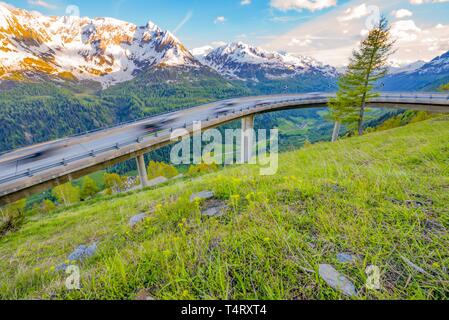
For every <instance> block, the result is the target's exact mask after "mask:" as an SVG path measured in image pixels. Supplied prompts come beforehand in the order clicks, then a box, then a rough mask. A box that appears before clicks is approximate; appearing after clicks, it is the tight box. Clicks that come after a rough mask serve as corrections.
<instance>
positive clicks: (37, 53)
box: [0, 3, 201, 86]
mask: <svg viewBox="0 0 449 320" xmlns="http://www.w3.org/2000/svg"><path fill="white" fill-rule="evenodd" d="M0 44H1V47H0V79H14V80H20V79H23V78H30V77H32V78H36V77H54V78H57V79H61V80H62V79H70V80H94V81H98V82H101V83H102V84H103V86H109V85H112V84H116V83H120V82H124V81H128V80H131V79H132V78H134V77H135V76H136V75H137V74H138V73H139V72H140V71H144V70H147V69H148V68H150V67H167V68H169V67H179V66H183V67H189V68H198V67H200V66H201V65H200V63H199V62H198V61H197V60H196V59H195V58H194V57H193V56H192V54H191V53H190V52H189V51H188V50H187V49H186V48H185V47H184V45H183V44H182V43H181V42H180V41H179V40H178V39H177V38H176V37H175V36H173V35H172V34H171V33H170V32H168V31H164V30H161V29H160V28H159V27H158V26H156V25H155V24H154V23H152V22H148V23H147V25H146V26H136V25H134V24H132V23H128V22H124V21H120V20H116V19H111V18H95V19H90V18H79V17H47V16H43V15H40V14H38V13H34V12H33V13H32V12H28V11H26V10H22V9H16V8H12V7H8V6H7V5H5V4H1V3H0Z"/></svg>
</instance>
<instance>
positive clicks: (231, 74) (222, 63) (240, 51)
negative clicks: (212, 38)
mask: <svg viewBox="0 0 449 320" xmlns="http://www.w3.org/2000/svg"><path fill="white" fill-rule="evenodd" d="M192 52H193V53H194V54H195V57H196V58H197V59H198V60H200V61H201V63H203V64H205V65H207V66H209V67H211V68H212V69H214V70H216V71H217V72H218V73H220V74H221V75H223V76H225V77H227V78H229V79H235V80H243V81H256V82H257V81H263V80H284V79H288V78H293V77H296V76H301V75H311V74H315V75H320V76H323V77H330V78H335V77H337V76H338V72H337V70H336V69H335V68H334V67H331V66H328V65H324V64H322V63H320V62H318V61H316V60H315V59H313V58H311V57H304V56H294V55H291V54H288V53H285V52H270V51H266V50H263V49H261V48H258V47H254V46H251V45H248V44H246V43H243V42H236V43H230V44H226V45H223V46H220V47H218V48H216V49H212V48H211V47H208V46H206V47H202V48H197V49H194V50H193V51H192Z"/></svg>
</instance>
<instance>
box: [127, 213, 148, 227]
mask: <svg viewBox="0 0 449 320" xmlns="http://www.w3.org/2000/svg"><path fill="white" fill-rule="evenodd" d="M146 217H147V214H146V213H141V214H138V215H136V216H134V217H132V218H131V219H129V223H128V225H129V226H130V227H131V228H133V227H135V226H136V225H137V224H139V223H140V222H142V221H143V220H145V218H146Z"/></svg>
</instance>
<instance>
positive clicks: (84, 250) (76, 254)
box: [55, 242, 97, 272]
mask: <svg viewBox="0 0 449 320" xmlns="http://www.w3.org/2000/svg"><path fill="white" fill-rule="evenodd" d="M96 251H97V243H96V242H95V243H94V244H92V245H91V246H85V245H80V246H79V247H78V248H76V249H75V250H74V251H73V252H72V253H71V254H69V256H68V257H67V260H69V261H78V262H81V261H83V260H84V259H86V258H89V257H92V256H93V255H94V254H95V252H96ZM68 266H69V265H68V264H66V263H62V264H60V265H59V266H57V267H56V269H55V270H56V271H58V272H59V271H65V270H66V269H67V267H68Z"/></svg>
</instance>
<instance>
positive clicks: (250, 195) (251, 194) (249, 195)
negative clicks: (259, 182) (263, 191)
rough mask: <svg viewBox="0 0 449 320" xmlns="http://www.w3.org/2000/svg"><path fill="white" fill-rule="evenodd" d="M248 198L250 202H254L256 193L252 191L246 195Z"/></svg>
mask: <svg viewBox="0 0 449 320" xmlns="http://www.w3.org/2000/svg"><path fill="white" fill-rule="evenodd" d="M246 200H248V201H249V202H252V201H254V200H255V194H254V192H250V193H248V194H247V195H246Z"/></svg>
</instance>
